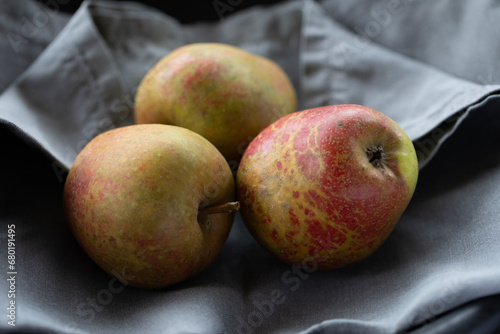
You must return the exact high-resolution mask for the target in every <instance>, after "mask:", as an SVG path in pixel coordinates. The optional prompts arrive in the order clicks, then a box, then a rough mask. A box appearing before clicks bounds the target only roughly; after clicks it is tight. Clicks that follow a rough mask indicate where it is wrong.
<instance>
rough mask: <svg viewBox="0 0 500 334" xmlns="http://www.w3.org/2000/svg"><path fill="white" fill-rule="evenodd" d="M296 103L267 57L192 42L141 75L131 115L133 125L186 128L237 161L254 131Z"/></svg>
mask: <svg viewBox="0 0 500 334" xmlns="http://www.w3.org/2000/svg"><path fill="white" fill-rule="evenodd" d="M296 107H297V97H296V92H295V90H294V87H293V85H292V83H291V81H290V79H289V78H288V76H287V75H286V73H285V72H284V71H283V70H282V69H281V68H280V67H279V66H278V65H277V64H276V63H275V62H273V61H272V60H270V59H267V58H264V57H261V56H258V55H255V54H252V53H249V52H246V51H244V50H242V49H240V48H237V47H234V46H231V45H226V44H220V43H194V44H188V45H185V46H182V47H180V48H178V49H176V50H174V51H172V52H171V53H169V54H168V55H166V56H165V57H164V58H162V59H161V60H160V61H159V62H158V63H157V64H156V65H155V66H154V67H153V68H152V69H151V70H149V72H148V73H147V74H146V75H145V76H144V78H143V79H142V81H141V83H140V85H139V87H138V90H137V93H136V98H135V110H134V116H135V122H136V123H137V124H143V123H160V124H172V125H177V126H181V127H184V128H187V129H190V130H192V131H194V132H196V133H199V134H201V135H202V136H203V137H205V138H207V139H208V140H209V141H210V142H211V143H212V144H214V145H215V146H216V147H217V149H218V150H219V151H220V152H221V153H222V154H223V155H224V157H225V158H226V159H227V160H228V161H235V162H239V160H240V159H241V157H242V155H243V152H244V150H245V148H246V146H247V145H248V143H250V141H251V140H252V139H253V138H254V137H255V136H257V134H258V133H259V132H260V131H262V130H263V129H264V128H265V127H266V126H268V125H269V124H271V123H272V122H274V121H275V120H277V119H278V118H280V117H282V116H284V115H287V114H289V113H291V112H294V111H296Z"/></svg>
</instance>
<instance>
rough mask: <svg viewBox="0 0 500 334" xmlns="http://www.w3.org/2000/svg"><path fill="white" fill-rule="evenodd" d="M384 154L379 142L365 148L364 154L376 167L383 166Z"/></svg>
mask: <svg viewBox="0 0 500 334" xmlns="http://www.w3.org/2000/svg"><path fill="white" fill-rule="evenodd" d="M386 155H387V154H386V153H385V152H384V148H383V147H382V145H381V144H377V145H371V146H368V147H367V148H366V156H367V158H368V160H369V161H370V163H371V164H372V165H373V166H374V167H376V168H383V167H384V166H385V157H386Z"/></svg>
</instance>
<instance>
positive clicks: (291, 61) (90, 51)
mask: <svg viewBox="0 0 500 334" xmlns="http://www.w3.org/2000/svg"><path fill="white" fill-rule="evenodd" d="M0 6H2V8H6V9H8V10H5V11H2V12H1V14H0V15H1V17H8V18H10V19H9V20H4V19H2V21H1V22H2V23H1V25H0V29H2V35H1V36H2V39H1V40H0V43H1V44H0V45H1V46H2V49H1V50H0V55H2V59H7V60H8V61H6V62H1V64H0V66H1V67H2V73H5V76H4V77H3V78H2V80H3V81H2V82H1V83H0V84H1V85H2V86H1V87H2V88H1V89H2V91H1V95H0V125H2V127H1V128H0V129H1V130H2V131H9V132H11V133H13V134H15V136H17V137H19V138H22V139H24V140H25V141H26V142H27V143H29V145H30V147H31V150H30V151H27V152H32V153H33V152H42V153H43V154H44V155H45V156H47V157H48V159H47V161H48V162H47V164H46V165H44V166H41V167H36V166H18V165H16V162H17V160H16V159H17V158H16V155H15V152H12V150H9V147H10V145H9V144H10V143H9V142H6V141H3V142H1V143H0V145H2V149H4V147H5V150H4V151H5V152H7V153H6V154H5V155H2V158H3V159H6V160H2V164H1V165H2V166H1V168H2V169H1V172H2V173H0V177H1V179H0V180H1V183H0V186H1V188H0V196H1V197H0V200H1V202H0V203H2V204H1V205H2V207H1V210H0V222H1V227H0V228H1V229H2V230H1V231H0V233H1V239H0V240H1V242H0V263H1V269H0V270H1V271H0V277H2V278H3V277H5V275H6V273H7V271H8V269H7V260H6V259H7V255H8V254H7V247H6V241H7V238H8V236H7V226H8V225H10V224H15V226H16V245H17V248H16V261H17V262H16V266H17V267H16V268H17V276H16V278H17V280H16V297H15V302H16V306H17V309H16V311H17V313H16V315H17V319H16V327H12V326H9V325H8V324H7V320H8V319H6V318H7V317H5V316H4V320H2V321H1V322H0V330H2V331H7V330H17V331H19V332H28V331H33V332H37V331H40V332H43V333H137V332H142V333H333V332H334V333H401V332H407V331H410V330H412V331H416V332H422V333H424V332H425V326H423V327H418V326H422V325H425V324H426V323H427V322H428V321H430V320H432V319H433V318H435V317H437V316H439V315H440V314H442V313H444V312H446V311H449V310H451V309H453V308H455V307H458V306H460V305H463V304H465V303H467V302H469V301H472V300H475V299H478V298H481V297H484V296H490V295H494V294H498V293H500V257H499V256H498V254H499V252H500V228H499V224H498V220H499V219H498V216H499V211H500V209H499V208H500V187H499V186H500V147H499V145H498V144H496V143H498V142H500V115H499V114H498V112H499V111H500V97H499V94H498V93H499V91H500V65H498V61H497V60H498V59H499V58H500V57H499V53H500V39H498V38H497V36H498V32H499V28H498V27H497V25H496V23H495V22H499V21H500V3H499V2H497V1H485V0H482V1H474V2H473V1H465V0H462V1H436V2H435V3H431V2H427V1H411V0H406V1H404V0H401V1H394V0H391V1H382V0H377V1H358V2H356V3H355V4H353V3H346V2H344V1H340V0H339V1H336V0H324V1H318V2H312V1H290V2H284V3H281V4H279V5H275V6H271V7H265V8H260V7H256V8H251V9H249V10H246V11H244V12H241V13H238V14H235V15H234V16H229V17H227V18H225V19H224V20H221V21H218V22H216V23H203V24H192V25H181V24H179V23H178V22H177V21H176V20H175V19H173V18H171V17H168V16H166V15H164V14H162V13H160V12H158V11H156V10H154V9H152V8H148V7H146V6H143V5H140V4H136V3H132V2H122V3H114V2H101V1H99V2H86V3H84V5H83V6H82V7H81V8H80V10H79V11H78V12H77V13H76V14H75V15H73V16H71V17H68V16H66V15H64V14H62V13H59V12H58V11H57V10H56V9H54V10H53V11H51V12H47V11H46V10H45V9H42V8H41V7H37V6H33V3H32V2H30V1H14V0H8V1H3V2H2V4H1V5H0ZM43 13H46V14H45V16H44V15H43ZM23 17H24V18H25V19H24V20H22V18H23ZM44 17H46V18H47V20H45V21H44V20H43V18H44ZM26 19H27V20H28V22H30V20H31V23H32V25H33V26H34V27H35V28H37V29H36V31H37V33H32V34H29V30H27V29H29V28H26V27H27V23H26V22H27V21H26ZM9 22H10V23H9ZM16 29H17V30H16ZM23 29H24V30H23ZM9 33H11V34H10V35H9ZM8 36H10V39H9V37H8ZM23 38H24V39H23ZM199 41H216V42H224V43H228V44H233V45H237V46H240V47H242V48H244V49H246V50H249V51H251V52H255V53H258V54H261V55H265V56H267V57H269V58H272V59H274V60H275V61H277V62H278V63H279V64H280V65H281V66H282V67H283V68H284V69H285V71H286V72H287V73H288V74H289V75H290V77H291V78H292V81H293V83H294V85H295V87H296V89H297V91H298V93H299V99H300V100H299V102H300V106H299V108H300V109H304V108H310V107H315V106H320V105H325V104H336V103H358V104H364V105H367V106H369V107H373V108H375V109H378V110H380V111H382V112H384V113H386V114H387V115H389V116H391V117H392V118H393V119H395V120H396V121H397V122H398V123H399V124H400V125H401V126H402V127H403V128H404V129H405V130H406V131H407V132H408V134H409V135H410V137H411V138H412V140H414V143H415V147H416V148H417V151H418V154H419V158H420V161H421V175H420V178H419V184H418V186H417V190H416V193H415V196H414V198H413V200H412V202H411V204H410V206H409V207H408V209H407V211H406V212H405V214H404V215H403V217H402V219H401V221H400V222H399V224H398V226H397V227H396V229H395V230H394V232H393V234H392V235H391V237H390V238H389V240H388V241H387V242H386V243H385V244H384V245H383V246H382V247H381V248H380V249H379V250H378V251H377V252H376V253H375V254H373V255H372V256H371V257H370V258H368V259H366V260H365V261H363V262H361V263H359V264H357V265H355V266H352V267H349V268H344V269H340V270H335V271H328V272H314V273H305V272H303V271H299V270H298V269H297V268H294V267H290V266H287V265H285V264H282V263H279V262H277V260H275V259H274V258H272V257H271V256H270V255H269V254H268V253H266V252H265V251H264V250H263V249H262V248H261V247H260V246H258V244H257V243H256V242H255V241H254V240H253V239H252V238H251V237H250V235H249V234H248V232H247V231H246V229H245V228H244V226H243V223H242V221H241V218H240V217H239V216H237V218H236V220H235V223H234V227H233V230H232V232H231V234H230V236H229V239H228V241H227V243H226V245H225V248H224V249H223V251H222V253H221V254H220V256H219V257H218V259H217V260H216V262H215V263H214V264H213V265H212V266H211V267H210V268H209V269H208V270H207V271H205V272H204V273H202V274H200V275H198V276H197V277H194V278H192V279H190V280H188V281H186V282H183V283H180V284H178V285H175V286H172V287H169V288H166V289H161V290H156V291H148V290H140V289H135V288H132V287H129V286H123V285H121V284H119V283H118V282H117V281H116V280H112V279H111V278H110V277H109V276H107V275H106V274H105V273H103V272H102V271H101V270H100V269H99V268H98V267H97V266H95V265H94V264H93V262H92V261H91V260H90V259H89V258H88V257H87V256H86V255H85V254H84V253H83V251H82V250H81V249H80V248H79V246H78V245H77V244H76V241H75V240H74V239H73V237H72V236H71V234H70V233H69V231H68V229H67V228H66V226H65V224H64V220H63V218H62V213H61V205H60V196H61V189H62V186H63V181H64V175H65V172H66V171H67V169H68V168H69V167H70V166H71V163H72V161H73V160H74V158H75V157H76V155H77V154H78V152H79V151H80V150H81V149H82V148H83V146H84V145H85V144H86V143H87V142H88V141H89V140H91V139H92V138H93V137H94V136H96V135H97V134H99V133H101V132H103V131H106V130H108V129H111V128H113V127H118V126H123V125H127V124H131V123H132V113H133V109H132V108H133V98H134V93H135V90H136V88H137V85H138V83H139V81H140V79H141V78H142V76H143V75H144V74H145V73H146V72H147V70H148V69H149V68H150V67H151V66H152V65H153V64H154V63H155V62H156V61H157V60H158V59H159V58H161V57H162V56H163V55H165V54H166V53H168V52H169V51H171V50H173V49H174V48H176V47H178V46H180V45H183V44H187V43H192V42H199ZM30 43H33V45H37V47H33V48H32V47H30V45H31V44H30ZM16 46H17V48H15V47H16ZM4 57H5V58H4ZM28 65H29V67H28ZM21 72H22V73H21ZM1 138H8V139H9V140H10V141H13V140H14V139H13V138H14V137H13V136H5V137H4V136H2V137H1ZM33 154H35V153H33ZM32 185H35V186H32ZM28 208H30V210H28ZM121 274H122V275H123V277H124V278H125V279H126V272H121ZM7 278H8V277H7ZM0 282H1V283H0V304H1V305H8V302H9V299H10V298H7V291H8V290H9V288H10V286H9V282H8V281H7V280H6V279H2V280H0ZM10 300H12V299H10ZM6 307H7V306H6ZM4 310H5V309H4ZM4 312H5V313H7V310H5V311H4Z"/></svg>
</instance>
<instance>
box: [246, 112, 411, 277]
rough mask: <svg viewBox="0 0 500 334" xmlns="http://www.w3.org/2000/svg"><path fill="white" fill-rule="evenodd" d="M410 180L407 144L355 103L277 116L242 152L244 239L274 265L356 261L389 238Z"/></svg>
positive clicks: (393, 127)
mask: <svg viewBox="0 0 500 334" xmlns="http://www.w3.org/2000/svg"><path fill="white" fill-rule="evenodd" d="M417 178H418V163H417V157H416V153H415V149H414V147H413V144H412V141H411V140H410V138H409V137H408V136H407V134H406V133H405V132H404V131H403V130H402V129H401V127H400V126H399V125H398V124H396V122H394V121H393V120H392V119H390V118H389V117H387V116H386V115H384V114H383V113H381V112H378V111H376V110H374V109H371V108H368V107H365V106H360V105H349V104H345V105H331V106H324V107H318V108H313V109H307V110H303V111H299V112H296V113H293V114H290V115H287V116H284V117H282V118H280V119H279V120H277V121H276V122H274V123H273V124H271V125H270V126H268V127H267V128H266V129H265V130H263V131H262V132H261V133H260V134H259V135H258V136H257V137H256V138H255V139H254V140H253V141H252V142H251V143H250V145H249V146H248V148H247V149H246V151H245V153H244V156H243V158H242V159H241V163H240V165H239V168H238V171H237V179H236V187H237V196H238V200H239V202H240V204H241V209H240V213H241V216H242V218H243V221H244V223H245V225H246V227H247V228H248V230H249V232H250V233H251V234H252V235H253V236H254V237H255V239H256V240H257V241H258V242H259V243H260V244H261V245H262V246H263V247H264V248H266V249H267V250H268V251H270V252H271V253H272V254H274V255H275V256H276V257H277V258H279V259H280V260H282V261H284V262H286V263H289V264H293V265H297V266H301V267H304V268H305V267H307V268H309V269H311V268H312V269H333V268H340V267H343V266H347V265H350V264H353V263H356V262H358V261H361V260H363V259H365V258H366V257H368V256H369V255H370V254H372V253H373V252H374V251H375V250H376V249H377V248H379V247H380V246H381V245H382V244H383V243H384V241H385V240H386V239H387V238H388V237H389V235H390V233H391V231H392V230H393V229H394V227H395V225H396V223H397V222H398V220H399V219H400V217H401V215H402V214H403V212H404V210H405V209H406V207H407V205H408V203H409V202H410V200H411V198H412V195H413V192H414V190H415V186H416V183H417Z"/></svg>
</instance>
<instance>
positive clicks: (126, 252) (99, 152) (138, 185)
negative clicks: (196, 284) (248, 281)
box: [64, 124, 238, 288]
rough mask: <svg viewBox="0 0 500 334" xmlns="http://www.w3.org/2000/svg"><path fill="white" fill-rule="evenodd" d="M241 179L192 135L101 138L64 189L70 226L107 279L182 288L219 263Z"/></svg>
mask: <svg viewBox="0 0 500 334" xmlns="http://www.w3.org/2000/svg"><path fill="white" fill-rule="evenodd" d="M234 200H235V188H234V177H233V175H232V172H231V170H230V168H229V165H228V164H227V161H226V160H225V159H224V157H223V156H222V155H221V154H220V152H219V151H218V150H217V149H216V148H215V147H214V146H213V145H212V144H211V143H210V142H208V140H206V139H205V138H203V137H202V136H200V135H198V134H196V133H194V132H192V131H191V130H188V129H184V128H180V127H176V126H169V125H160V124H145V125H131V126H126V127H121V128H117V129H114V130H110V131H107V132H105V133H102V134H100V135H99V136H97V137H95V138H94V139H93V140H92V141H90V143H89V144H87V145H86V146H85V147H84V149H83V150H82V151H81V152H80V153H79V154H78V156H77V157H76V160H75V161H74V163H73V165H72V167H71V169H70V171H69V174H68V177H67V179H66V183H65V187H64V208H65V213H66V217H67V221H68V224H69V226H70V228H71V230H72V232H73V234H74V235H75V237H76V239H77V241H78V242H79V243H80V245H81V246H82V248H83V249H84V250H85V251H86V252H87V254H88V255H89V256H90V257H91V258H92V259H93V260H94V261H95V262H96V263H97V264H98V265H99V266H100V267H101V268H102V269H104V270H105V271H106V272H107V273H109V274H110V275H112V276H115V277H116V278H118V279H120V277H119V274H123V273H125V274H126V276H127V277H128V279H127V284H129V285H131V286H136V287H140V288H161V287H165V286H168V285H171V284H174V283H177V282H181V281H183V280H185V279H187V278H189V277H191V276H193V275H196V274H198V273H200V272H201V271H203V270H204V269H205V268H206V267H208V266H209V265H210V263H212V261H213V260H214V259H215V258H216V256H217V255H218V253H219V252H220V251H221V249H222V246H223V244H224V243H225V240H226V238H227V236H228V233H229V231H230V229H231V226H232V223H233V219H234V211H235V210H237V209H238V203H237V202H234Z"/></svg>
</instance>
